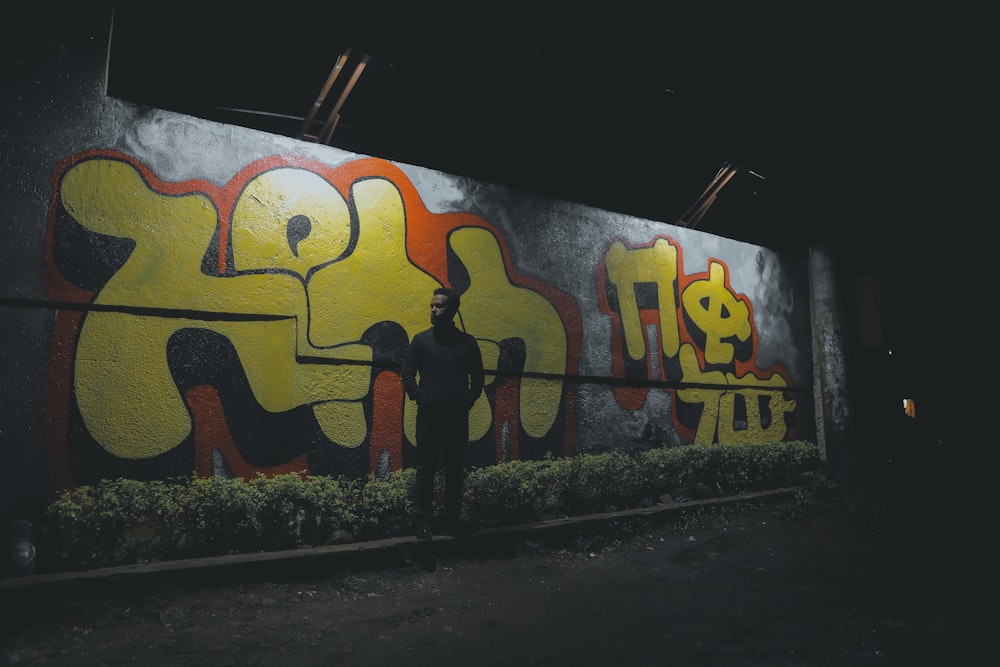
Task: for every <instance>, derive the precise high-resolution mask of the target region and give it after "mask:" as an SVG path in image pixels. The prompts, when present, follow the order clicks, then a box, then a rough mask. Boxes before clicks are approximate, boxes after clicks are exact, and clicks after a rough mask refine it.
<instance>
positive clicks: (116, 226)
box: [60, 160, 371, 458]
mask: <svg viewBox="0 0 1000 667" xmlns="http://www.w3.org/2000/svg"><path fill="white" fill-rule="evenodd" d="M60 197H61V200H62V203H63V205H64V207H65V208H66V210H67V211H68V212H69V213H70V214H71V215H72V216H73V217H74V218H75V219H76V220H77V222H79V223H80V224H81V225H83V226H84V227H86V228H88V229H90V230H92V231H95V232H98V233H102V234H110V235H114V236H118V237H121V238H130V239H133V240H134V241H135V249H134V250H133V252H132V253H131V255H129V257H128V259H127V260H126V262H125V263H124V265H123V266H122V267H121V268H120V269H119V270H118V271H117V272H116V273H115V274H114V275H113V276H112V277H111V278H110V279H109V280H108V282H107V284H106V285H105V286H104V287H103V288H102V289H101V290H100V292H99V293H98V294H97V295H96V297H95V299H94V303H95V304H100V305H107V306H124V307H155V308H157V309H167V310H179V311H194V312H197V311H202V312H205V313H206V315H207V316H208V317H207V318H206V319H204V320H203V319H199V318H197V317H177V318H173V317H169V318H167V317H157V316H143V315H135V314H128V315H126V314H123V313H116V312H101V311H91V312H89V313H88V314H87V316H86V318H85V319H84V322H83V325H82V327H81V331H80V337H79V341H78V345H77V363H76V365H75V368H74V385H75V388H76V392H77V401H78V404H79V408H80V412H81V416H82V417H83V420H84V422H85V423H86V425H87V428H88V430H89V431H90V433H91V434H92V435H93V436H94V438H95V439H96V441H97V442H98V443H99V444H100V445H101V446H102V447H104V448H105V449H106V450H107V451H109V452H111V453H112V454H115V455H116V456H120V457H122V458H146V457H151V456H155V455H158V454H161V453H163V452H166V451H168V450H170V449H172V448H173V447H175V446H176V445H177V444H179V443H180V442H181V441H182V440H183V439H185V438H186V437H187V436H188V434H189V433H190V430H191V418H190V415H189V413H188V411H187V409H186V407H185V405H184V403H183V399H182V397H181V396H180V395H179V392H178V390H177V388H176V386H175V385H174V382H173V379H172V376H171V374H170V370H169V368H168V366H167V359H166V348H167V342H168V340H169V338H170V336H171V335H173V334H174V333H175V332H177V331H179V330H181V329H185V328H191V327H195V328H200V329H207V330H211V331H215V332H218V333H220V334H222V335H223V336H225V337H226V338H228V339H229V340H230V341H231V342H232V343H233V346H234V348H235V349H236V351H237V354H238V356H239V357H240V360H241V362H242V365H243V370H244V371H245V372H246V375H247V379H248V381H249V383H250V386H251V389H252V391H253V393H254V396H255V397H256V399H257V400H258V401H259V402H260V404H261V405H262V406H263V407H264V408H265V409H267V410H270V411H281V410H287V409H290V408H292V407H295V406H297V405H302V404H304V403H309V402H313V401H319V400H351V399H354V400H356V399H358V398H360V397H362V396H363V395H364V394H365V393H366V392H367V388H368V378H369V375H370V372H369V370H368V369H367V368H366V367H364V366H357V365H354V366H345V365H331V364H328V365H317V364H298V363H297V362H296V347H297V343H296V338H297V335H298V334H297V331H298V329H299V327H297V325H296V322H297V320H298V319H301V320H302V321H305V320H306V316H305V314H306V297H305V291H304V289H303V285H302V282H301V280H299V279H298V278H297V277H295V276H292V275H285V274H280V273H270V274H251V275H242V276H237V277H230V278H220V277H216V276H207V275H205V274H204V273H202V271H201V260H202V257H203V255H204V252H205V249H206V248H208V247H209V246H210V244H211V241H212V237H213V235H214V234H215V230H216V227H217V222H218V217H217V213H216V211H215V209H214V207H213V205H212V203H211V201H210V200H209V199H208V198H207V197H205V196H203V195H200V194H190V195H185V196H166V195H162V194H159V193H156V192H154V191H153V190H151V189H150V188H149V187H148V185H147V184H146V183H145V182H144V181H143V179H142V177H141V175H140V174H139V172H138V171H137V170H136V169H135V168H134V167H132V166H130V165H128V164H125V163H124V162H120V161H116V160H89V161H86V162H82V163H80V164H78V165H76V166H74V167H73V168H72V169H70V170H69V171H67V173H66V174H65V176H64V178H63V181H62V185H61V189H60ZM333 236H334V238H336V235H333ZM242 238H246V237H242ZM338 243H339V242H337V241H336V240H335V241H333V242H332V245H331V249H330V251H331V252H335V248H336V247H338ZM217 312H226V313H234V314H247V315H254V314H266V315H269V316H274V315H278V316H285V317H286V318H287V319H278V320H266V321H248V322H233V321H216V320H215V319H214V318H212V317H211V315H212V314H214V313H217ZM337 354H338V356H339V357H341V358H348V359H353V360H366V359H367V360H370V358H371V352H370V349H367V348H364V347H362V346H355V347H354V348H351V349H340V350H338V351H337Z"/></svg>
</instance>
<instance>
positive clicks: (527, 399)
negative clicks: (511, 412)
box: [450, 227, 568, 437]
mask: <svg viewBox="0 0 1000 667" xmlns="http://www.w3.org/2000/svg"><path fill="white" fill-rule="evenodd" d="M450 242H451V247H452V250H454V252H455V254H457V255H458V257H459V259H461V261H462V264H463V265H464V266H465V267H466V270H467V271H468V273H469V279H470V281H471V283H470V287H469V289H468V291H467V292H466V293H465V294H463V295H462V314H463V317H464V322H465V324H466V326H468V328H469V331H470V332H471V333H473V334H474V335H476V336H477V337H480V338H485V339H490V340H494V341H503V340H508V339H521V340H522V341H523V342H524V347H525V360H524V368H523V370H524V371H527V372H530V373H541V374H547V375H548V374H551V375H554V376H557V377H561V376H562V375H564V374H565V372H566V355H567V348H568V341H567V334H566V330H565V328H564V326H563V323H562V320H561V319H560V317H559V314H558V313H557V312H556V310H555V308H554V307H553V306H552V304H551V303H549V302H548V301H547V300H546V299H545V298H544V297H543V296H541V295H540V294H538V293H537V292H534V291H532V290H529V289H526V288H523V287H518V286H516V285H514V284H512V283H511V281H510V278H509V276H508V275H507V272H506V268H505V265H504V261H503V255H502V253H501V250H500V246H499V244H498V243H497V239H496V237H495V236H493V234H492V233H491V232H489V231H487V230H485V229H479V228H475V227H466V228H462V229H459V230H456V231H455V232H453V233H452V235H451V237H450ZM484 352H485V350H484ZM494 368H495V366H494ZM562 384H563V383H562V381H561V380H560V381H553V380H551V379H546V378H537V377H523V378H522V379H521V397H520V412H521V424H522V426H523V427H524V430H525V432H526V433H528V435H531V436H533V437H537V436H541V435H544V434H545V433H547V432H548V431H549V429H550V428H552V425H553V423H554V422H555V418H556V414H557V413H558V411H559V404H560V400H561V397H562Z"/></svg>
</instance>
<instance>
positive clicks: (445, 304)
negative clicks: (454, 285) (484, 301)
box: [431, 287, 462, 326]
mask: <svg viewBox="0 0 1000 667" xmlns="http://www.w3.org/2000/svg"><path fill="white" fill-rule="evenodd" d="M461 305H462V297H461V295H460V294H459V293H458V292H456V291H454V290H452V289H449V288H447V287H439V288H437V289H436V290H434V296H433V297H431V324H433V325H435V326H437V325H438V324H447V323H449V322H451V321H452V320H453V319H454V318H455V313H457V312H458V308H459V306H461Z"/></svg>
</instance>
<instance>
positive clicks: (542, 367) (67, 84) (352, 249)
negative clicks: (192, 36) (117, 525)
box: [0, 10, 816, 507]
mask: <svg viewBox="0 0 1000 667" xmlns="http://www.w3.org/2000/svg"><path fill="white" fill-rule="evenodd" d="M78 13H79V15H78V16H71V17H69V18H70V19H71V20H69V21H67V26H65V27H63V28H62V29H61V30H60V29H53V30H51V31H48V32H46V33H45V38H44V39H41V40H35V41H32V42H31V43H30V44H27V43H26V44H19V45H15V46H17V51H16V53H15V51H14V49H10V50H9V52H8V53H5V54H4V58H5V62H4V75H3V76H4V79H3V89H2V93H3V97H2V100H0V124H2V125H0V155H2V158H3V161H2V162H0V169H2V171H3V178H2V179H0V202H2V203H3V208H2V209H0V239H2V242H0V271H2V276H3V280H2V288H0V377H2V380H0V398H2V414H3V417H2V420H3V421H2V425H0V428H2V431H0V460H2V466H0V471H2V472H0V476H2V479H0V489H2V491H0V493H3V494H4V498H3V500H4V502H5V504H6V506H8V507H10V506H11V505H13V504H16V503H17V502H18V501H20V500H21V499H23V498H43V499H48V498H50V497H51V495H52V494H53V493H54V492H55V491H57V490H58V489H61V488H66V487H70V486H73V485H78V484H84V483H92V482H95V481H97V480H99V479H101V478H106V477H117V476H129V477H135V478H140V479H159V478H166V477H172V476H177V475H189V474H192V473H196V474H199V475H212V474H218V475H241V476H252V475H255V474H256V473H258V472H263V473H266V474H271V473H278V472H286V471H299V470H304V471H309V472H312V473H315V474H345V475H352V476H359V475H364V474H367V473H369V472H384V471H386V470H391V469H397V468H400V467H404V466H408V465H410V464H411V463H412V460H413V454H414V450H413V446H412V444H411V443H412V442H413V431H414V410H413V406H412V405H411V404H410V402H409V401H408V400H406V399H405V398H404V395H403V392H402V389H401V386H400V383H399V379H398V365H399V362H400V360H401V358H402V354H403V350H404V348H405V345H406V343H407V341H408V340H409V338H410V337H412V336H413V334H415V333H416V332H417V331H419V330H421V329H423V328H426V326H428V324H429V320H428V316H429V300H430V296H431V292H432V290H433V289H434V288H435V287H437V286H439V285H447V286H452V287H455V288H458V289H459V290H461V291H463V307H462V323H463V324H464V326H465V327H466V329H467V330H468V331H469V332H470V333H472V334H474V335H475V336H476V337H477V338H478V339H479V341H480V345H481V347H482V349H483V352H484V358H485V362H486V365H487V367H488V371H489V373H488V376H487V389H486V391H485V393H484V395H483V397H482V398H481V400H480V401H479V403H478V404H477V405H476V406H475V408H474V410H473V413H472V418H471V425H470V431H471V432H470V439H471V444H470V448H469V451H468V456H467V461H468V463H469V465H488V464H492V463H496V462H502V461H507V460H511V459H518V458H521V459H533V458H538V457H541V456H543V455H545V454H547V453H551V454H553V455H556V456H563V455H572V454H574V453H576V452H602V451H609V450H630V451H631V450H636V449H642V448H649V447H656V446H662V445H667V446H680V445H691V444H703V443H713V442H726V443H741V442H742V443H746V442H761V441H767V442H772V441H779V440H790V439H814V437H815V430H816V428H815V418H814V405H815V403H816V401H815V399H814V392H813V372H812V364H813V357H812V339H811V333H810V293H809V276H808V273H807V267H806V264H805V260H804V259H803V258H798V257H789V256H783V255H781V254H779V253H776V252H773V251H771V250H768V249H767V248H762V247H759V246H753V245H748V244H745V243H740V242H737V241H733V240H729V239H724V238H720V237H717V236H713V235H711V234H706V233H702V232H697V231H693V230H689V229H686V228H681V227H676V226H671V225H668V224H663V223H660V222H656V221H651V220H643V219H637V218H633V217H629V216H625V215H620V214H616V213H613V212H609V211H603V210H597V209H594V208H588V207H584V206H581V205H577V204H573V203H568V202H562V201H555V200H551V199H546V198H543V197H538V196H532V195H527V194H525V193H519V192H513V191H510V190H506V189H504V188H500V187H497V186H493V185H491V184H488V183H482V182H476V181H473V180H470V179H468V178H463V177H461V176H456V175H451V174H444V173H440V172H436V171H431V170H428V169H424V168H419V167H415V166H411V165H406V164H394V163H390V162H387V161H385V160H380V159H376V158H371V157H367V156H361V155H355V154H349V153H345V152H343V151H340V150H338V149H335V148H331V147H327V146H322V145H317V144H314V143H309V142H300V141H295V140H291V139H288V138H285V137H280V136H272V135H268V134H264V133H260V132H255V131H250V130H245V129H243V128H237V127H231V126H224V125H219V124H216V123H211V122H207V121H203V120H200V119H196V118H192V117H187V116H183V115H179V114H174V113H169V112H165V111H162V110H158V109H151V108H146V107H141V106H137V105H134V104H131V103H128V102H126V101H122V100H118V99H114V98H110V97H107V96H106V95H105V94H104V72H105V47H106V40H107V29H108V25H107V23H108V22H107V21H106V17H105V16H103V15H101V14H100V13H97V14H96V15H95V14H94V13H87V12H86V11H82V10H78ZM8 46H10V45H8ZM609 178H613V174H609ZM664 187H669V184H668V183H667V184H664Z"/></svg>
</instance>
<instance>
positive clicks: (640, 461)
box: [39, 441, 823, 571]
mask: <svg viewBox="0 0 1000 667" xmlns="http://www.w3.org/2000/svg"><path fill="white" fill-rule="evenodd" d="M822 467H823V465H822V461H821V460H820V457H819V453H818V449H817V447H816V445H814V444H812V443H808V442H801V441H797V442H783V443H772V444H750V445H707V446H702V445H691V446H684V447H670V448H659V449H653V450H648V451H643V452H639V453H635V454H626V453H621V452H611V453H602V454H579V455H577V456H573V457H570V458H563V459H554V458H552V457H551V456H547V457H546V458H544V459H541V460H538V461H511V462H509V463H504V464H499V465H493V466H486V467H482V468H475V469H472V470H470V471H469V472H468V474H467V475H466V483H465V503H464V512H465V518H466V519H467V520H469V521H471V522H473V523H475V524H479V525H481V526H500V525H509V524H515V523H524V522H530V521H538V520H542V519H548V518H553V517H559V516H572V515H580V514H588V513H595V512H607V511H613V510H618V509H626V508H631V507H638V506H643V505H649V504H653V503H655V502H658V501H659V499H660V498H662V497H663V496H665V495H670V496H672V497H673V498H674V500H684V499H687V498H694V497H702V496H704V495H723V494H725V495H735V494H740V493H745V492H748V491H757V490H764V489H772V488H779V487H785V486H795V485H798V484H803V483H805V482H806V480H807V479H808V477H809V475H813V476H815V474H816V473H817V472H818V471H821V470H822ZM813 478H814V477H813ZM415 479H416V473H415V471H414V470H413V469H407V470H400V471H395V472H393V473H391V474H390V475H389V476H388V477H385V478H375V477H374V476H369V477H367V478H365V479H344V478H336V477H329V476H309V475H306V474H302V473H290V474H283V475H275V476H272V477H266V476H264V475H258V476H257V477H256V478H254V479H252V480H250V481H245V480H241V479H222V478H217V477H216V478H209V479H204V478H189V479H174V480H168V481H153V482H140V481H135V480H128V479H118V480H103V481H101V482H99V483H98V484H96V485H92V486H81V487H78V488H76V489H71V490H67V491H65V492H63V493H62V494H60V495H59V497H58V498H57V499H56V500H55V501H54V502H53V503H51V505H49V507H48V512H47V522H46V525H45V526H43V529H42V531H41V535H40V539H39V552H40V553H44V554H46V557H45V558H43V559H42V563H43V567H45V568H46V569H48V570H50V571H60V570H73V569H88V568H96V567H107V566H110V565H120V564H127V563H138V562H145V561H154V560H168V559H175V558H190V557H201V556H213V555H222V554H228V553H248V552H253V551H262V550H265V551H270V550H276V549H297V548H302V547H314V546H322V545H325V544H332V543H336V542H343V541H349V540H370V539H378V538H384V537H392V536H398V535H404V534H409V533H410V532H412V530H413V526H414V513H413V504H412V501H411V499H412V497H413V489H414V484H415ZM435 484H436V489H435V492H436V493H437V494H438V497H439V500H440V499H441V495H442V492H443V476H442V475H438V476H437V478H436V481H435ZM440 505H441V503H440V502H439V503H437V507H439V508H440Z"/></svg>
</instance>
